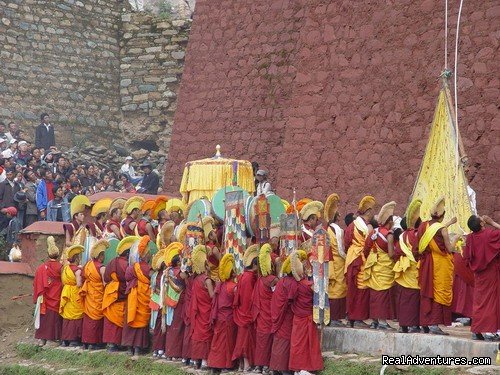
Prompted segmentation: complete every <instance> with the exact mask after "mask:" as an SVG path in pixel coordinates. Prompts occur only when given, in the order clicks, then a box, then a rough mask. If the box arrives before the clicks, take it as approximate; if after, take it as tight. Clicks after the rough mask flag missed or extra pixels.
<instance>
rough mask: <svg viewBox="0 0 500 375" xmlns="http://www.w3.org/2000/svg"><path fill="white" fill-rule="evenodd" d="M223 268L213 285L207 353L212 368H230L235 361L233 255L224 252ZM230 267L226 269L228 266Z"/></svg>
mask: <svg viewBox="0 0 500 375" xmlns="http://www.w3.org/2000/svg"><path fill="white" fill-rule="evenodd" d="M220 263H221V264H222V267H223V268H224V271H223V272H219V276H220V279H221V282H218V283H217V285H216V287H215V292H214V298H213V302H212V312H211V316H210V319H211V324H212V325H213V327H214V335H213V338H212V345H211V347H210V353H209V354H208V366H209V367H211V368H214V369H228V370H229V369H232V368H233V367H234V365H235V362H234V361H233V359H232V356H233V350H234V345H235V344H236V324H235V323H234V319H233V304H234V295H235V290H236V283H235V282H234V280H233V276H234V272H233V271H232V268H233V267H234V256H233V255H232V254H226V255H224V257H223V258H222V260H221V262H220ZM226 265H229V266H230V267H231V268H230V269H229V270H227V269H228V268H229V267H227V266H226Z"/></svg>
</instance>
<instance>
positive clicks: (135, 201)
mask: <svg viewBox="0 0 500 375" xmlns="http://www.w3.org/2000/svg"><path fill="white" fill-rule="evenodd" d="M145 201H146V200H145V199H144V198H143V197H140V196H135V197H132V198H129V199H127V201H126V202H125V205H124V206H123V213H124V214H125V215H129V214H130V213H131V212H132V211H133V210H134V209H136V208H138V209H139V210H140V209H141V207H142V205H143V204H144V202H145Z"/></svg>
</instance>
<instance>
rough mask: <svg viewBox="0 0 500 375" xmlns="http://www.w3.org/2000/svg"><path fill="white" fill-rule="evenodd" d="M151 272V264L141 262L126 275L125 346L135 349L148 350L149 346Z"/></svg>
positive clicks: (123, 341)
mask: <svg viewBox="0 0 500 375" xmlns="http://www.w3.org/2000/svg"><path fill="white" fill-rule="evenodd" d="M150 272H151V267H150V266H149V264H148V263H146V262H144V261H140V262H137V263H135V264H134V265H133V266H129V267H128V268H127V271H126V273H125V278H126V279H127V290H126V292H125V293H126V294H127V303H126V309H125V317H126V320H125V321H126V324H124V326H123V332H122V345H123V346H129V347H133V348H147V347H148V346H149V320H150V318H151V308H150V307H149V301H150V299H151V289H150V287H149V285H150V280H149V274H150Z"/></svg>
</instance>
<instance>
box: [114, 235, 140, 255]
mask: <svg viewBox="0 0 500 375" xmlns="http://www.w3.org/2000/svg"><path fill="white" fill-rule="evenodd" d="M140 239H141V238H140V237H139V236H128V237H125V238H124V239H122V240H121V241H120V242H119V243H118V246H117V247H116V253H117V254H118V255H122V254H123V252H124V251H127V250H130V248H131V247H132V245H133V244H134V243H135V242H136V241H139V240H140Z"/></svg>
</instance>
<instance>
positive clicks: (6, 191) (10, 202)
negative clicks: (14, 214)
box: [0, 168, 21, 227]
mask: <svg viewBox="0 0 500 375" xmlns="http://www.w3.org/2000/svg"><path fill="white" fill-rule="evenodd" d="M15 172H16V171H15V169H13V168H10V169H7V171H6V175H5V177H6V178H5V181H2V182H0V212H1V213H2V214H4V215H5V214H6V208H7V207H15V206H16V202H15V201H14V195H15V194H16V193H17V192H18V191H19V190H21V186H20V185H19V184H18V183H17V182H16V181H15V180H14V176H15ZM4 215H2V216H1V217H0V226H2V227H5V226H6V225H7V224H8V221H10V219H8V220H7V218H6V216H4Z"/></svg>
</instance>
